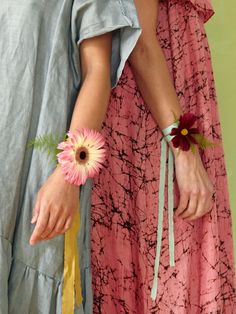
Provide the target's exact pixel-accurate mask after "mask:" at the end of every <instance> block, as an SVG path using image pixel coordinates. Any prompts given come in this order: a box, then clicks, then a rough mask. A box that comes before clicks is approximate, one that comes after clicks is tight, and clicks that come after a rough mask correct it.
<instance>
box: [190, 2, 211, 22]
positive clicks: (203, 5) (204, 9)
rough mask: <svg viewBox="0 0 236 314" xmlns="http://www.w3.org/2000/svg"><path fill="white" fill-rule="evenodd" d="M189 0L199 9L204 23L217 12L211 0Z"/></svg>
mask: <svg viewBox="0 0 236 314" xmlns="http://www.w3.org/2000/svg"><path fill="white" fill-rule="evenodd" d="M188 1H190V2H191V3H192V4H193V5H194V6H195V8H196V9H197V11H198V12H199V13H200V15H201V16H202V17H203V21H204V23H206V22H207V21H208V20H209V19H210V18H211V17H212V16H213V15H214V13H215V12H214V9H213V7H212V4H211V1H210V0H188Z"/></svg>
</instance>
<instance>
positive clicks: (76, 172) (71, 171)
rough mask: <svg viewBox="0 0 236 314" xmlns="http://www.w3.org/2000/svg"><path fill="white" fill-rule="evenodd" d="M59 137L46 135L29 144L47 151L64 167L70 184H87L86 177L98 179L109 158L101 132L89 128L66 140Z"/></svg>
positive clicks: (74, 133) (75, 132) (67, 136)
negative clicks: (105, 161) (107, 157)
mask: <svg viewBox="0 0 236 314" xmlns="http://www.w3.org/2000/svg"><path fill="white" fill-rule="evenodd" d="M59 138H60V137H59V136H56V135H55V136H54V135H51V134H49V135H48V134H46V135H43V136H40V137H38V138H36V139H34V140H33V141H31V142H30V143H29V144H30V146H31V145H33V146H35V147H36V148H38V149H41V150H44V151H46V152H47V154H48V157H50V158H51V159H52V160H53V161H55V160H57V161H58V163H59V164H60V165H61V169H62V172H63V174H64V175H65V180H66V181H68V182H69V183H71V184H75V185H82V184H85V182H86V180H87V178H93V177H95V176H96V175H97V174H98V173H99V171H100V169H101V168H102V167H103V162H104V160H105V156H106V150H105V149H104V145H105V141H104V138H103V136H102V134H101V133H99V132H98V131H96V130H93V129H89V128H80V129H77V130H75V131H68V132H67V134H66V135H65V136H64V141H62V142H60V143H59V144H58V139H59Z"/></svg>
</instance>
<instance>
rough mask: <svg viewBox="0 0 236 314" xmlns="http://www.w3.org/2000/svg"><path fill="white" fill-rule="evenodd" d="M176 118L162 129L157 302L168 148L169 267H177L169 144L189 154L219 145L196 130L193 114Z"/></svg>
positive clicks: (172, 165)
mask: <svg viewBox="0 0 236 314" xmlns="http://www.w3.org/2000/svg"><path fill="white" fill-rule="evenodd" d="M174 117H175V121H174V122H173V123H172V124H171V125H169V126H168V127H166V128H165V129H163V130H162V133H163V135H164V136H163V137H162V140H161V158H160V181H159V193H158V227H157V244H156V257H155V264H154V278H153V285H152V290H151V298H152V299H153V300H156V297H157V291H158V269H159V264H160V253H161V240H162V231H163V215H164V207H165V181H166V164H165V163H166V157H167V153H166V148H168V239H169V264H170V266H175V258H174V244H175V241H174V217H173V215H174V195H173V194H174V193H173V176H174V158H173V152H172V150H171V149H170V147H169V146H168V145H167V143H168V142H170V141H171V142H172V144H173V146H174V147H175V148H178V150H179V151H178V152H177V154H178V153H180V150H183V151H188V150H189V149H191V150H192V151H193V152H195V150H196V146H197V145H198V146H199V147H200V148H202V149H204V148H207V147H212V146H215V145H217V143H211V142H210V141H209V140H208V139H207V138H206V137H204V136H203V134H200V132H199V129H198V128H197V127H193V124H194V122H195V121H196V119H197V117H196V116H195V115H194V114H193V113H191V112H188V113H185V114H183V115H181V116H180V118H179V119H177V118H176V116H175V115H174Z"/></svg>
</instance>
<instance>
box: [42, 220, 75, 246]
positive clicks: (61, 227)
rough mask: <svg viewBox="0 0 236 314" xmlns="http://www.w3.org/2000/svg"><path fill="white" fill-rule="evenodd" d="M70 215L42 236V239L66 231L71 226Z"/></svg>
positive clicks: (47, 238) (50, 237)
mask: <svg viewBox="0 0 236 314" xmlns="http://www.w3.org/2000/svg"><path fill="white" fill-rule="evenodd" d="M72 220H73V219H72V217H71V216H70V217H69V218H67V219H66V221H65V223H64V224H63V225H62V224H59V225H58V226H57V227H56V228H54V229H53V231H52V232H51V233H50V234H48V235H47V237H46V238H44V240H49V239H52V238H54V237H55V236H57V235H59V234H63V233H65V232H66V231H68V230H69V229H70V228H71V225H72Z"/></svg>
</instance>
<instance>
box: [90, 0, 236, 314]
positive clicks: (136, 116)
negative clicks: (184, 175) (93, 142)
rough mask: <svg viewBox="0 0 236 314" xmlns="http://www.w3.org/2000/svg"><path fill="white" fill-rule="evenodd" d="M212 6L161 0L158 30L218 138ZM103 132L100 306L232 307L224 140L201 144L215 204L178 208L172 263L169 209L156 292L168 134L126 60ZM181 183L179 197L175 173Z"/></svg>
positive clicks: (97, 249)
mask: <svg viewBox="0 0 236 314" xmlns="http://www.w3.org/2000/svg"><path fill="white" fill-rule="evenodd" d="M212 14H213V11H212V7H211V6H210V2H208V1H203V0H202V1H194V0H191V2H190V1H184V0H167V1H162V2H161V3H160V12H159V23H158V28H157V30H158V38H159V40H160V43H161V46H162V47H163V50H164V53H165V56H166V60H167V62H168V65H169V69H170V72H171V75H172V78H173V82H174V84H175V88H176V92H177V94H178V97H179V100H180V103H181V106H182V108H183V110H184V111H185V112H187V111H191V112H193V113H195V114H196V115H197V116H198V117H199V118H198V120H197V123H196V125H197V126H198V127H199V129H200V131H201V132H202V133H203V134H204V135H205V136H206V137H208V138H209V139H210V140H212V141H219V140H221V139H222V138H221V136H222V135H221V125H220V120H219V114H218V107H217V106H218V105H217V100H216V93H215V85H214V78H213V73H212V65H211V56H210V51H209V47H208V41H207V37H206V33H205V29H204V22H205V21H206V20H207V19H209V18H210V16H212ZM153 88H155V82H153ZM103 134H104V136H105V137H106V140H107V149H108V152H109V156H108V160H107V169H106V170H104V171H103V172H102V173H101V174H100V176H99V177H97V178H96V179H95V182H94V188H93V196H92V231H91V232H92V270H93V290H94V313H95V314H98V313H102V314H111V313H112V314H115V313H118V314H122V313H129V314H150V313H153V314H154V313H161V314H162V313H176V314H177V313H178V314H189V313H194V314H195V313H206V314H209V313H226V314H231V313H235V312H236V290H235V289H236V284H235V268H234V258H233V243H232V218H231V210H230V204H229V195H228V186H227V184H228V183H227V173H226V168H225V160H224V149H223V145H222V146H219V147H216V148H214V149H206V150H204V151H201V156H202V160H203V163H204V165H205V168H206V170H207V172H208V174H209V176H210V178H211V179H212V181H213V183H214V187H215V194H214V206H213V208H212V211H211V212H210V213H208V214H206V215H205V216H203V217H202V218H200V219H198V220H195V221H192V222H185V221H183V220H182V219H181V218H178V217H174V224H175V225H174V228H175V263H176V265H175V267H170V266H169V255H168V221H167V215H166V212H165V215H164V222H163V240H162V251H161V260H160V267H159V288H158V296H157V299H156V301H155V302H154V301H152V299H151V298H150V291H151V287H152V282H153V266H154V259H155V248H156V228H157V224H158V221H157V217H158V206H157V204H158V186H159V170H160V169H159V168H160V139H161V137H162V134H161V131H160V129H159V127H158V126H157V125H156V123H155V122H154V120H153V118H152V116H151V114H150V112H149V111H148V109H147V107H146V106H145V104H144V101H143V99H142V97H141V95H140V93H139V90H138V88H137V86H136V83H135V80H134V78H133V75H132V72H131V69H130V67H129V65H128V64H127V65H126V68H125V71H124V73H123V76H122V77H121V79H120V82H119V84H118V86H117V87H116V89H114V90H113V93H112V97H111V101H110V107H109V111H108V114H107V117H106V121H105V123H104V128H103ZM174 187H175V189H174V199H175V207H177V205H178V201H179V192H178V187H177V182H176V179H175V178H174ZM166 191H167V190H166ZM165 196H166V195H165ZM165 208H167V204H166V206H165Z"/></svg>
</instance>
